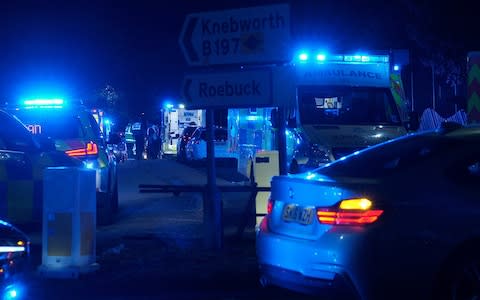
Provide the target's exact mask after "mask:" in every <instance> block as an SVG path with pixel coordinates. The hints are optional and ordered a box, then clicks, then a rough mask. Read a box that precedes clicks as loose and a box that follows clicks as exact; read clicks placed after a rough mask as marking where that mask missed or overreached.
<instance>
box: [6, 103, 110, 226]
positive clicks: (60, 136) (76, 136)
mask: <svg viewBox="0 0 480 300" xmlns="http://www.w3.org/2000/svg"><path fill="white" fill-rule="evenodd" d="M9 112H10V113H12V114H13V115H15V116H16V117H17V118H18V119H20V120H21V121H22V122H23V123H24V124H25V125H26V126H27V128H28V129H29V130H30V132H31V133H32V134H33V135H35V136H40V137H42V138H49V139H51V140H53V141H54V144H55V149H56V150H59V151H63V152H64V153H65V154H67V155H68V156H70V157H73V158H75V159H78V160H80V161H81V162H82V163H83V165H84V166H85V167H86V168H90V169H94V170H96V174H97V176H96V177H97V178H96V189H97V220H98V223H99V224H109V223H111V222H112V221H113V217H114V213H115V211H116V210H117V208H118V183H117V166H116V160H115V158H114V156H113V155H111V154H110V153H109V151H107V145H106V141H105V138H104V136H103V134H102V132H101V130H100V127H99V124H98V123H97V121H96V120H95V118H94V116H93V115H92V111H91V110H89V109H87V108H86V107H85V106H83V105H82V104H81V103H76V102H67V101H64V100H63V99H31V100H25V101H23V102H21V103H19V105H17V106H15V107H14V108H10V110H9Z"/></svg>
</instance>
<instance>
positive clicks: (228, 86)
mask: <svg viewBox="0 0 480 300" xmlns="http://www.w3.org/2000/svg"><path fill="white" fill-rule="evenodd" d="M183 93H184V97H185V100H186V103H185V105H186V106H187V107H188V108H214V107H229V108H234V107H267V106H277V105H278V103H279V102H284V101H290V100H292V101H293V99H294V98H295V85H294V80H293V73H292V72H291V70H290V69H287V68H282V67H278V68H273V69H272V68H270V69H259V70H249V71H237V72H225V73H222V72H215V73H198V74H192V75H188V76H186V77H185V79H184V82H183Z"/></svg>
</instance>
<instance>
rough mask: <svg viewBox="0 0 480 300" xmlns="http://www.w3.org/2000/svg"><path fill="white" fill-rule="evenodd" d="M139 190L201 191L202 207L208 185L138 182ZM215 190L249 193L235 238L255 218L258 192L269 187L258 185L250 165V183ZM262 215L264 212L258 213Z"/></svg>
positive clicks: (239, 235) (206, 199) (167, 191)
mask: <svg viewBox="0 0 480 300" xmlns="http://www.w3.org/2000/svg"><path fill="white" fill-rule="evenodd" d="M138 188H139V192H140V193H144V194H160V193H172V194H174V195H179V194H180V193H202V197H203V207H205V203H206V201H208V185H206V184H205V185H199V184H197V185H174V184H165V185H162V184H139V185H138ZM216 188H217V190H218V191H219V192H222V193H241V192H245V193H250V197H249V199H248V202H247V206H246V208H245V211H244V217H243V218H242V222H241V223H240V224H239V226H238V229H237V238H241V237H242V235H243V233H244V231H245V228H246V227H247V225H248V221H249V219H250V218H252V222H254V221H255V220H254V219H253V218H254V217H255V218H256V217H257V215H258V214H256V213H255V200H256V198H257V193H258V192H269V191H270V190H271V188H270V187H258V186H257V183H256V182H255V176H254V172H253V166H251V172H250V184H249V185H238V186H236V185H231V186H230V185H227V186H225V185H224V186H218V185H217V186H216ZM259 215H261V216H263V215H264V214H259Z"/></svg>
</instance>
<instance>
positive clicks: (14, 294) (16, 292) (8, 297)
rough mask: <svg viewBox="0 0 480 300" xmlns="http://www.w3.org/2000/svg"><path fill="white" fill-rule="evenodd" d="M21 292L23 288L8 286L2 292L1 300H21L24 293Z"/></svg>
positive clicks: (14, 285)
mask: <svg viewBox="0 0 480 300" xmlns="http://www.w3.org/2000/svg"><path fill="white" fill-rule="evenodd" d="M22 290H23V288H22V287H21V286H19V285H18V284H12V285H9V286H7V287H6V288H5V289H4V290H3V298H2V299H5V300H12V299H20V298H23V296H24V295H23V294H24V293H23V292H22ZM21 294H22V295H21Z"/></svg>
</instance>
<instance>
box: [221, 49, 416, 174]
mask: <svg viewBox="0 0 480 300" xmlns="http://www.w3.org/2000/svg"><path fill="white" fill-rule="evenodd" d="M400 63H406V62H405V61H404V62H400V61H398V62H394V61H393V56H392V55H391V54H390V53H380V54H376V55H350V54H335V55H333V54H332V55H328V54H317V55H316V56H312V55H311V54H310V53H307V52H303V53H301V54H299V56H298V58H297V59H296V60H295V61H294V62H293V72H294V73H295V74H294V77H295V82H296V99H292V101H291V102H289V104H288V108H287V111H288V116H289V117H288V125H287V131H286V133H285V134H286V135H287V157H288V164H289V170H290V171H291V172H292V173H296V172H300V171H305V170H308V169H312V168H316V167H319V166H322V165H324V164H327V163H329V162H332V161H334V160H336V159H339V158H341V157H343V156H345V155H348V154H351V153H353V152H355V151H358V150H360V149H364V148H366V147H369V146H371V145H375V144H378V143H380V142H384V141H386V140H389V139H392V138H395V137H398V136H401V135H404V134H406V133H407V128H408V127H409V111H408V108H407V107H408V104H407V99H406V97H405V93H404V90H403V84H402V81H401V76H400V71H401V65H400ZM274 111H275V109H273V108H261V109H260V108H258V109H232V110H229V130H230V147H231V151H236V152H237V153H240V158H239V159H240V162H239V164H240V165H241V160H242V159H243V158H244V157H242V156H244V155H245V153H247V154H248V153H251V152H252V150H250V151H246V150H245V149H253V151H261V150H275V149H277V141H276V138H275V137H276V130H277V126H278V124H277V123H278V121H275V120H276V118H275V117H273V116H274Z"/></svg>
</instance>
